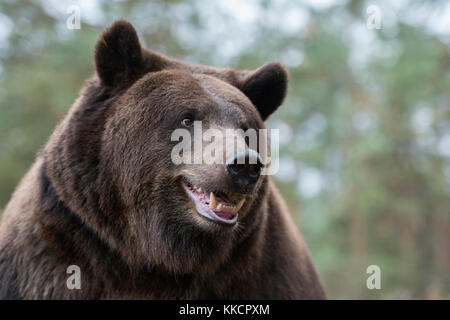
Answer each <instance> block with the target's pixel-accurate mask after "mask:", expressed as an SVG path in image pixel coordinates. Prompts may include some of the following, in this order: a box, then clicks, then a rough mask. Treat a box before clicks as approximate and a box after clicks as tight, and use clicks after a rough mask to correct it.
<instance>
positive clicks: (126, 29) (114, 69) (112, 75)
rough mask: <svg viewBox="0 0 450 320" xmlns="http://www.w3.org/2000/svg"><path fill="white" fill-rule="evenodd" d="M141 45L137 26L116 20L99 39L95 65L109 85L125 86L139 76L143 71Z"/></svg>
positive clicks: (100, 75)
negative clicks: (135, 27)
mask: <svg viewBox="0 0 450 320" xmlns="http://www.w3.org/2000/svg"><path fill="white" fill-rule="evenodd" d="M142 65H143V58H142V50H141V45H140V43H139V39H138V36H137V34H136V30H135V29H134V27H133V26H132V25H131V23H129V22H128V21H125V20H117V21H115V22H114V23H113V24H112V25H111V26H110V27H109V28H107V29H106V30H105V31H104V32H103V33H102V34H101V35H100V37H99V39H98V40H97V43H96V45H95V68H96V70H97V74H98V76H99V78H100V79H101V81H102V84H103V85H105V86H111V87H113V86H121V85H125V84H127V83H130V82H132V81H134V80H136V79H137V78H138V77H139V76H140V75H141V73H142V71H143V67H142Z"/></svg>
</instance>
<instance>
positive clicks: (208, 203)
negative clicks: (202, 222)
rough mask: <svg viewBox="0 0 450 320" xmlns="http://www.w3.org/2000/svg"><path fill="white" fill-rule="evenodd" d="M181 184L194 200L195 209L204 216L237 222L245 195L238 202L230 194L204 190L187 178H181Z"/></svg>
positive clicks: (214, 219) (232, 222) (225, 221)
mask: <svg viewBox="0 0 450 320" xmlns="http://www.w3.org/2000/svg"><path fill="white" fill-rule="evenodd" d="M181 185H182V187H183V189H184V190H185V191H186V194H187V195H188V197H189V199H190V200H191V201H192V202H193V204H194V206H195V210H196V211H197V212H198V213H199V214H200V215H201V216H202V217H205V218H207V219H209V220H212V221H214V222H219V223H222V224H227V225H234V224H235V223H236V221H237V219H238V216H239V210H240V209H241V208H242V206H243V205H244V202H245V197H243V198H242V199H240V200H239V201H238V202H233V201H232V200H231V196H230V195H229V194H227V193H225V192H217V191H215V192H213V191H207V190H203V189H202V188H200V187H197V186H195V185H193V184H192V183H190V182H189V181H188V180H187V179H186V178H183V179H181Z"/></svg>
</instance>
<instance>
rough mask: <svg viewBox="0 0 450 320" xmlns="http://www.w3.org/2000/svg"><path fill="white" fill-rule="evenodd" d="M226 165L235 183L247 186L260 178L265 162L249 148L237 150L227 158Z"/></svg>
mask: <svg viewBox="0 0 450 320" xmlns="http://www.w3.org/2000/svg"><path fill="white" fill-rule="evenodd" d="M225 166H226V168H227V173H228V175H229V176H230V177H231V179H232V180H233V183H235V184H236V185H238V186H240V187H244V188H245V187H247V186H249V185H251V184H253V183H255V182H256V180H258V178H259V175H260V173H261V168H262V167H263V164H262V160H261V157H260V156H259V154H258V153H257V152H256V151H254V150H251V149H249V150H246V151H238V152H235V153H234V154H233V155H231V156H230V157H228V158H227V160H226V162H225Z"/></svg>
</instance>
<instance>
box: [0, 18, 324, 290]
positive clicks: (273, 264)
mask: <svg viewBox="0 0 450 320" xmlns="http://www.w3.org/2000/svg"><path fill="white" fill-rule="evenodd" d="M95 67H96V75H95V76H93V77H92V78H91V79H89V80H88V81H87V82H86V84H85V86H84V88H83V89H82V90H81V92H80V96H79V98H78V99H77V100H76V102H75V103H74V105H73V106H72V107H71V109H70V110H69V112H68V114H67V116H66V117H65V118H64V120H63V121H62V122H61V123H60V124H59V125H58V126H57V128H56V129H55V131H54V132H53V134H52V135H51V137H50V139H49V141H48V143H47V144H46V145H45V147H44V148H43V149H42V151H40V152H39V154H38V155H37V158H36V161H35V163H34V164H33V165H32V167H31V169H30V170H29V172H28V173H27V174H26V175H25V177H24V178H23V179H22V181H21V182H20V184H19V186H18V187H17V189H16V190H15V192H14V194H13V196H12V199H11V200H10V202H9V203H8V205H7V206H6V208H5V210H4V212H3V215H2V220H1V224H0V298H1V299H127V298H131V299H322V298H325V294H324V291H323V289H322V286H321V284H320V281H319V279H318V276H317V273H316V271H315V268H314V266H313V264H312V262H311V258H310V256H309V253H308V250H307V248H306V246H305V244H304V242H303V240H302V237H301V235H300V234H299V232H298V231H297V229H296V227H295V225H294V223H293V221H292V218H291V217H290V215H289V213H288V210H287V208H286V206H285V204H284V203H283V201H282V199H281V197H280V195H279V194H278V192H277V190H276V188H275V186H274V184H273V183H272V182H271V180H270V177H268V176H261V177H260V178H259V180H258V182H257V184H256V185H255V186H254V188H253V189H251V190H244V192H247V201H246V202H245V204H244V206H243V208H242V209H241V210H240V211H239V214H240V216H239V220H238V222H237V223H236V225H234V226H222V225H220V224H217V223H214V222H211V221H207V220H205V219H203V218H202V217H200V216H199V215H197V214H195V213H194V212H193V210H192V209H191V206H190V204H189V201H190V200H189V199H188V198H187V197H186V194H185V193H184V191H183V190H182V188H181V187H180V183H179V177H180V175H181V174H185V173H186V172H188V173H189V174H190V176H191V179H192V181H193V182H195V183H199V184H201V185H202V187H203V188H205V189H207V190H216V189H217V188H221V189H229V188H233V185H232V184H231V183H230V181H229V180H228V179H227V177H226V176H225V175H224V171H223V170H222V169H221V168H219V167H218V166H207V165H201V166H196V167H193V168H188V167H183V166H181V167H180V166H177V165H174V164H173V163H172V162H171V161H170V152H171V149H172V148H173V144H174V142H172V141H171V140H170V133H171V132H172V131H173V129H174V128H175V127H176V126H177V125H179V123H180V119H182V118H183V116H185V113H186V112H189V115H192V114H194V116H196V117H200V118H201V119H203V122H204V123H205V124H207V125H208V124H209V125H210V126H214V125H216V126H221V127H245V128H255V129H260V128H265V126H264V122H263V121H264V120H265V119H267V117H268V116H269V115H270V114H271V113H272V112H274V111H275V110H276V108H277V107H278V106H280V105H281V103H282V101H283V99H284V96H285V94H286V88H287V73H286V71H285V69H284V68H283V67H282V66H281V65H279V64H278V63H267V64H265V65H264V66H262V67H260V68H259V69H257V70H254V71H246V70H235V69H224V68H214V67H208V66H202V65H192V64H186V63H182V62H179V61H176V60H174V59H170V58H167V57H164V56H162V55H159V54H157V53H155V52H152V51H150V50H148V49H146V48H143V47H141V45H140V43H139V40H138V37H137V34H136V31H135V29H134V28H133V26H132V25H131V24H130V23H128V22H126V21H124V20H118V21H116V22H115V23H114V24H113V25H112V26H110V27H109V28H108V29H106V30H105V31H104V32H103V33H102V34H101V35H100V37H99V39H98V41H97V43H96V46H95ZM241 211H242V215H241ZM70 265H76V266H79V268H80V271H81V288H80V289H72V290H70V289H68V287H67V285H66V282H67V279H68V277H69V276H70V274H68V272H67V270H68V267H69V266H70Z"/></svg>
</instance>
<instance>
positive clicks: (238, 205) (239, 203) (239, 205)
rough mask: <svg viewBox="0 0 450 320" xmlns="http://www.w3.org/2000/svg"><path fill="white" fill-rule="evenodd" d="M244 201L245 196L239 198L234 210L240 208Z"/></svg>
mask: <svg viewBox="0 0 450 320" xmlns="http://www.w3.org/2000/svg"><path fill="white" fill-rule="evenodd" d="M244 202H245V198H242V199H241V200H239V202H238V204H237V205H236V212H237V211H239V210H240V209H241V208H242V206H243V205H244Z"/></svg>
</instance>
